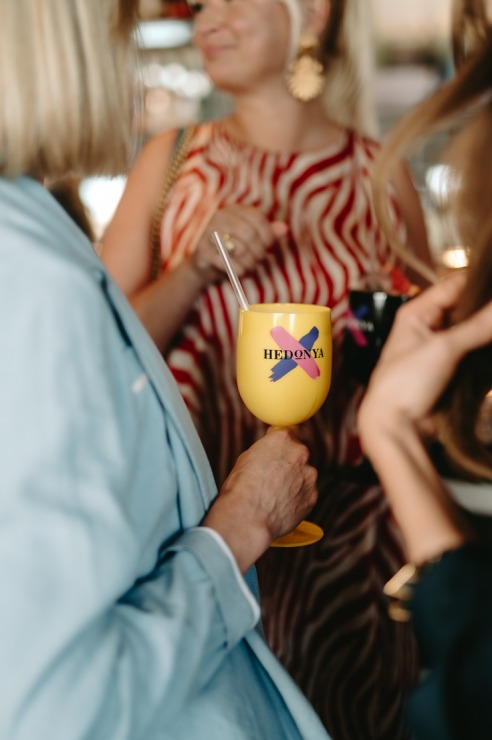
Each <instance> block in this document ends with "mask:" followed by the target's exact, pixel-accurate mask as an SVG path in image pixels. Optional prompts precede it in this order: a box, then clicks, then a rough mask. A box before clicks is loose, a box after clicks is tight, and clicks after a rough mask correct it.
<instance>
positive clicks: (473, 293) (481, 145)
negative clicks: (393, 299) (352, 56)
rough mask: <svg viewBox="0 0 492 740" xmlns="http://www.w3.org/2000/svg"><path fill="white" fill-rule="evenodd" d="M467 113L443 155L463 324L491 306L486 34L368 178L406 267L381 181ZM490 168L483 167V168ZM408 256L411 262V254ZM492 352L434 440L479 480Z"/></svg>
mask: <svg viewBox="0 0 492 740" xmlns="http://www.w3.org/2000/svg"><path fill="white" fill-rule="evenodd" d="M465 112H466V114H467V115H466V120H465V122H464V124H463V128H462V130H461V131H460V133H459V134H458V135H457V136H456V138H455V140H454V142H453V145H452V147H451V148H450V150H449V161H450V163H451V165H452V168H453V170H454V172H455V176H456V181H457V182H459V183H460V187H459V188H458V189H457V192H456V195H455V199H454V202H453V205H454V211H455V214H456V218H457V221H458V225H459V231H460V235H461V236H462V238H464V240H465V242H464V243H465V244H467V245H468V246H469V251H470V263H469V268H468V279H467V285H466V288H465V292H464V294H463V296H462V299H461V301H460V305H459V306H458V308H457V311H456V312H455V315H454V316H453V317H452V319H453V321H456V322H458V321H461V320H463V319H465V318H467V317H469V316H472V315H473V314H474V313H475V312H476V311H477V310H478V309H479V308H481V307H482V306H484V305H485V304H486V303H488V302H489V301H490V300H492V217H491V215H490V198H489V194H490V192H491V190H492V34H491V32H490V30H489V32H488V38H487V40H486V41H485V43H482V48H481V49H480V51H476V53H475V55H474V56H472V57H470V58H469V60H468V61H467V62H466V63H465V64H463V66H462V67H461V69H460V71H459V73H458V74H457V76H456V77H455V78H454V79H453V80H452V81H451V82H450V83H448V84H447V85H444V86H443V87H442V88H441V89H440V90H438V91H437V93H435V94H434V95H433V96H432V97H431V98H429V99H428V100H426V101H425V102H424V103H423V104H421V105H419V106H418V107H417V108H415V109H414V110H413V111H411V112H410V113H409V114H407V115H406V116H404V117H403V118H402V119H401V120H400V122H399V123H398V124H397V125H396V126H395V128H394V129H393V130H392V132H391V134H390V135H389V137H388V139H387V141H386V143H385V145H384V146H383V149H382V151H381V155H380V157H379V161H378V162H377V165H376V169H375V173H374V190H375V206H376V211H377V213H378V218H379V220H380V223H381V224H382V225H383V228H384V229H385V231H386V233H387V234H388V237H389V238H390V240H391V243H392V246H393V249H394V250H395V251H396V252H397V253H398V254H399V255H400V256H401V257H402V258H403V259H405V260H406V261H407V262H410V260H409V259H408V254H407V250H405V249H404V248H403V247H402V245H401V244H400V242H399V240H398V238H397V235H396V232H395V229H394V226H393V224H392V222H391V218H390V215H389V213H388V199H387V182H388V181H389V179H390V176H391V172H392V168H393V165H394V163H395V162H397V161H398V160H399V159H400V158H401V157H402V156H403V154H404V153H405V152H406V150H407V149H408V147H409V145H410V144H411V143H412V142H414V141H415V140H417V139H418V138H420V137H421V136H423V135H424V134H429V133H431V132H433V131H435V130H436V129H438V128H439V127H441V126H442V125H443V123H444V122H448V123H449V122H450V121H451V120H453V121H454V120H456V117H457V116H458V115H460V116H461V115H463V113H465ZM487 162H488V164H487ZM410 256H411V255H410ZM491 367H492V345H488V346H486V347H483V348H481V349H479V350H476V351H475V352H472V353H470V354H469V355H468V356H467V357H465V358H464V360H463V361H462V362H461V363H460V366H459V368H458V370H457V372H456V374H455V376H454V378H453V380H452V382H451V383H450V385H449V387H448V389H447V390H446V392H445V394H444V395H443V397H442V398H441V400H440V403H439V405H438V411H439V422H440V436H441V441H442V442H443V444H444V445H445V448H446V450H447V453H448V455H449V457H450V459H451V460H452V461H454V463H455V465H456V466H457V467H458V468H459V469H460V470H461V471H464V472H467V473H469V474H470V475H472V476H474V477H478V478H486V479H489V480H490V479H492V450H491V448H490V440H487V439H483V438H482V437H481V435H480V432H479V422H480V413H481V411H482V409H483V407H484V399H485V396H486V394H487V393H488V392H489V391H490V389H491V370H490V368H491Z"/></svg>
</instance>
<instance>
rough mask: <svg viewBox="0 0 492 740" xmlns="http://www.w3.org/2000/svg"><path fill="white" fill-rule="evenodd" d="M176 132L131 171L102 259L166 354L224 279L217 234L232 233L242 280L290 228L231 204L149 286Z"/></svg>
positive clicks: (160, 141)
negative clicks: (156, 219)
mask: <svg viewBox="0 0 492 740" xmlns="http://www.w3.org/2000/svg"><path fill="white" fill-rule="evenodd" d="M174 140H175V133H174V132H171V133H166V134H162V135H160V136H157V137H156V138H154V139H153V140H151V141H150V142H149V143H148V144H147V146H146V147H145V148H144V149H143V151H142V153H141V155H140V157H139V159H138V160H137V162H136V164H135V166H134V167H133V169H132V170H131V172H130V174H129V177H128V181H127V185H126V188H125V192H124V193H123V196H122V198H121V201H120V203H119V205H118V208H117V210H116V213H115V215H114V218H113V220H112V222H111V223H110V224H109V226H108V228H107V230H106V233H105V235H104V237H103V240H102V243H103V247H102V254H101V256H102V259H103V260H104V262H105V264H106V265H107V267H108V269H109V271H110V272H111V273H112V275H113V277H114V278H115V280H116V282H117V283H118V284H119V286H120V288H121V289H122V290H123V292H124V293H125V294H126V295H127V296H129V298H130V301H131V303H132V305H133V307H134V309H135V310H136V312H137V313H138V315H139V317H140V319H141V320H142V323H143V324H144V326H145V327H146V329H147V331H148V332H149V334H150V335H151V337H152V338H153V340H154V342H155V343H156V344H157V346H158V347H159V349H160V350H161V351H164V350H165V349H166V347H167V345H168V343H169V341H170V340H171V339H172V337H173V336H174V334H175V333H176V331H177V330H178V328H179V327H180V326H181V325H182V323H183V321H184V320H185V319H186V316H187V314H188V313H189V311H190V309H191V307H192V306H193V304H194V302H195V301H196V299H197V298H198V296H199V295H200V294H201V292H202V291H203V290H204V289H205V288H206V287H207V286H208V285H210V284H211V283H213V282H216V281H218V280H223V279H225V272H224V266H223V263H222V260H221V258H220V256H219V254H218V253H217V252H216V250H215V249H214V248H213V246H212V245H211V243H210V235H211V233H212V231H214V230H217V231H219V232H222V233H227V234H228V235H229V237H230V240H231V241H232V243H233V244H234V253H233V254H231V259H232V261H233V263H234V265H235V268H236V271H237V272H238V274H239V275H242V274H243V273H245V272H247V271H248V270H252V269H254V268H255V266H256V264H257V262H258V261H259V260H261V259H263V258H264V256H265V252H266V250H267V249H268V248H269V247H270V245H271V244H272V243H273V241H274V240H275V239H276V238H277V237H279V236H282V235H283V234H285V231H286V226H285V224H283V223H280V222H273V223H269V222H268V221H267V219H266V218H265V216H264V215H263V214H262V213H261V212H260V211H258V210H257V209H255V208H250V207H247V206H238V205H231V206H227V207H224V208H222V209H219V210H217V211H216V212H215V213H214V214H213V215H212V217H211V219H210V221H209V222H208V224H207V225H206V227H205V229H204V230H203V232H202V233H201V234H200V235H199V236H198V239H197V246H196V248H195V250H194V252H193V253H192V254H191V255H190V256H189V257H188V258H187V259H185V260H183V261H182V262H181V263H180V264H179V265H178V266H177V267H176V268H175V269H174V270H173V271H171V272H163V274H162V275H161V276H160V277H159V278H158V279H157V280H155V281H154V282H150V272H151V254H150V234H151V227H152V219H153V215H154V212H155V209H156V207H157V204H158V199H159V194H160V190H161V184H162V178H163V177H164V173H165V171H166V167H167V165H168V161H169V155H170V152H171V149H172V146H173V143H174Z"/></svg>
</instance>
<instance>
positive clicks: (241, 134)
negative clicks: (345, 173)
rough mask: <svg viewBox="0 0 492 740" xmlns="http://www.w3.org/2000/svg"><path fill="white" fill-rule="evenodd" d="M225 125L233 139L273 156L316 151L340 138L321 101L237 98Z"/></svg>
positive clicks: (255, 97)
mask: <svg viewBox="0 0 492 740" xmlns="http://www.w3.org/2000/svg"><path fill="white" fill-rule="evenodd" d="M225 125H226V128H227V129H228V130H229V132H230V133H231V135H233V136H234V137H235V138H237V139H239V140H241V141H244V142H246V143H248V144H252V145H253V146H256V147H258V148H260V149H266V150H268V151H276V152H293V151H308V150H314V149H320V148H323V147H324V146H327V145H328V144H329V143H330V141H331V140H333V139H335V138H336V137H337V136H339V135H340V127H338V126H337V125H336V124H333V123H332V122H330V121H329V119H328V118H327V117H326V114H325V112H324V108H323V104H322V102H321V99H317V100H313V101H310V102H309V103H301V102H300V101H298V100H294V98H292V97H291V96H290V95H289V96H287V95H281V96H278V97H277V98H272V96H271V95H269V96H264V97H262V96H258V95H254V96H253V95H240V96H237V97H236V98H235V109H234V113H233V114H232V115H231V116H230V117H229V118H227V119H226V121H225Z"/></svg>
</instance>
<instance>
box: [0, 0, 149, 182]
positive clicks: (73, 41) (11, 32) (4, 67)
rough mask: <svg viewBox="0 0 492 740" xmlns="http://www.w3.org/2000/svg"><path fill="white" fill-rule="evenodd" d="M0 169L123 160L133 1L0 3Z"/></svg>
mask: <svg viewBox="0 0 492 740" xmlns="http://www.w3.org/2000/svg"><path fill="white" fill-rule="evenodd" d="M0 15H1V22H0V99H1V101H2V105H1V108H0V173H1V174H2V175H4V176H6V177H16V176H18V175H21V174H24V173H30V174H34V175H38V176H47V177H50V178H57V177H61V176H66V175H67V174H68V173H72V174H74V175H77V176H86V175H89V174H108V175H113V174H117V173H119V172H121V171H122V170H123V169H124V168H125V167H126V166H127V164H128V154H129V151H130V144H131V141H132V131H131V121H132V117H133V105H134V101H133V87H134V86H133V79H132V70H133V68H134V64H133V62H134V59H133V53H132V50H133V43H132V40H131V28H132V27H133V24H134V22H135V17H136V0H34V1H33V0H0Z"/></svg>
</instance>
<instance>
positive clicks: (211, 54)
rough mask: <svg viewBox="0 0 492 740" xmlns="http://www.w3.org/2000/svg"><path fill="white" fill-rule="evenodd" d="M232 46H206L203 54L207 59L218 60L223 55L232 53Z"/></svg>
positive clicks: (203, 48)
mask: <svg viewBox="0 0 492 740" xmlns="http://www.w3.org/2000/svg"><path fill="white" fill-rule="evenodd" d="M230 49H231V47H230V46H218V45H214V46H204V47H202V54H203V56H204V58H205V59H216V58H217V57H220V56H222V54H224V53H226V52H228V51H230Z"/></svg>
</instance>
